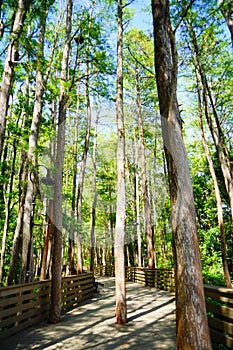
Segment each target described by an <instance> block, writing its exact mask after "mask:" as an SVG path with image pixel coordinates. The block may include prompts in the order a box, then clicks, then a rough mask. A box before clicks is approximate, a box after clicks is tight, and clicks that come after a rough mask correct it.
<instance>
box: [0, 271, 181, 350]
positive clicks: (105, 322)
mask: <svg viewBox="0 0 233 350" xmlns="http://www.w3.org/2000/svg"><path fill="white" fill-rule="evenodd" d="M96 280H97V281H99V282H102V283H104V287H99V293H95V294H94V297H93V299H92V300H89V301H87V302H85V303H84V304H82V305H80V306H79V307H78V308H76V309H74V310H72V311H70V312H68V313H66V314H65V315H63V316H62V322H61V323H59V324H56V325H47V324H46V322H43V323H40V324H39V325H38V326H37V327H33V328H31V329H28V330H26V331H24V332H21V333H20V334H17V335H15V336H13V337H11V338H9V339H6V340H5V341H3V342H2V344H0V348H1V350H9V349H11V350H13V349H14V350H18V349H23V350H26V349H34V350H39V349H47V350H55V349H62V350H64V349H74V350H88V349H95V350H96V349H98V350H105V349H106V350H108V349H109V350H110V349H138V350H139V349H140V350H141V349H143V348H145V349H158V350H160V349H169V350H173V349H176V339H175V302H174V300H175V299H174V293H170V292H166V291H162V290H158V289H155V288H151V287H144V286H142V285H139V284H136V283H131V282H128V283H127V308H128V323H127V324H126V325H117V324H116V323H115V316H114V311H115V285H114V278H103V277H98V278H96Z"/></svg>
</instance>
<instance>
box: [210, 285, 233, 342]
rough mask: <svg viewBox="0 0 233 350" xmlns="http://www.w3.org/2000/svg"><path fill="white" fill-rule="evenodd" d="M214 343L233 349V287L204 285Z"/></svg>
mask: <svg viewBox="0 0 233 350" xmlns="http://www.w3.org/2000/svg"><path fill="white" fill-rule="evenodd" d="M204 289H205V296H206V308H207V312H208V322H209V328H210V335H211V339H212V342H213V343H217V344H223V345H225V346H227V347H228V348H229V349H233V289H229V288H223V287H215V286H208V285H205V286H204Z"/></svg>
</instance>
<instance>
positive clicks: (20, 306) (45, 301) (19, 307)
mask: <svg viewBox="0 0 233 350" xmlns="http://www.w3.org/2000/svg"><path fill="white" fill-rule="evenodd" d="M49 303H50V296H48V297H47V298H43V299H38V300H36V301H34V302H33V304H31V303H30V308H33V307H37V308H39V306H40V307H42V306H43V305H45V304H49ZM27 305H28V304H27ZM24 309H25V308H24V307H23V304H18V305H15V307H13V308H9V309H5V310H1V318H4V317H10V316H12V315H14V314H16V313H18V312H23V311H24ZM27 309H28V307H27ZM0 323H1V321H0Z"/></svg>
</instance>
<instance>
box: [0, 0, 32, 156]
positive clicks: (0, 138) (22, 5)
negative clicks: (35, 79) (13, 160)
mask: <svg viewBox="0 0 233 350" xmlns="http://www.w3.org/2000/svg"><path fill="white" fill-rule="evenodd" d="M31 2H32V1H29V0H28V1H24V0H18V5H17V10H16V12H15V16H14V23H13V27H12V32H11V36H10V43H9V46H8V50H7V55H6V60H5V64H4V70H3V75H2V85H1V89H0V159H1V158H2V150H3V144H4V138H5V130H6V116H7V110H8V101H9V96H10V92H11V87H12V83H13V76H14V67H15V65H16V64H17V63H18V49H19V38H20V36H21V34H22V31H23V24H24V20H25V18H26V14H27V10H28V7H29V5H30V3H31Z"/></svg>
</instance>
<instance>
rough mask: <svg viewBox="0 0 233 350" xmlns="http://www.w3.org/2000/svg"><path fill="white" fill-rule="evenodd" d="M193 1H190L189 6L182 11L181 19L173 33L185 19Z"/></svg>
mask: <svg viewBox="0 0 233 350" xmlns="http://www.w3.org/2000/svg"><path fill="white" fill-rule="evenodd" d="M194 1H195V0H191V1H190V3H189V5H188V6H187V7H186V8H185V9H183V14H182V16H181V19H180V20H179V22H178V23H177V25H176V27H175V29H174V33H175V32H176V31H177V29H178V28H179V26H180V24H181V22H182V21H183V19H184V18H185V17H186V15H187V13H188V10H189V9H190V7H191V6H192V4H193V3H194Z"/></svg>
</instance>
